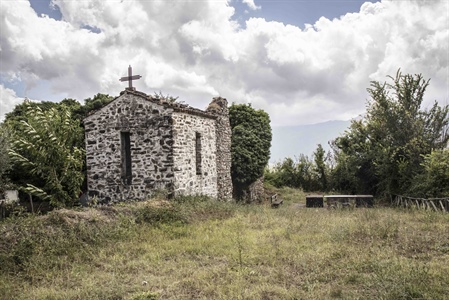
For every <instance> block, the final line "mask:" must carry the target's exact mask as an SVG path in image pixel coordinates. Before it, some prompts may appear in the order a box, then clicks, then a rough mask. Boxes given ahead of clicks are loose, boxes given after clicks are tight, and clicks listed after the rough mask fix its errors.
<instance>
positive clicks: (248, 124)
mask: <svg viewBox="0 0 449 300" xmlns="http://www.w3.org/2000/svg"><path fill="white" fill-rule="evenodd" d="M229 119H230V123H231V129H232V145H231V154H232V167H231V174H232V181H233V184H234V194H235V196H236V197H237V198H241V197H242V195H243V192H244V190H245V189H247V188H248V186H249V185H250V184H251V183H253V182H255V181H256V180H257V179H258V178H260V177H262V176H263V173H264V168H265V166H266V165H267V163H268V160H269V158H270V147H271V127H270V117H269V115H268V114H267V113H266V112H264V111H263V110H255V109H254V108H252V107H251V105H245V104H232V105H231V107H230V108H229Z"/></svg>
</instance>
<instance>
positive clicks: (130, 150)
mask: <svg viewBox="0 0 449 300" xmlns="http://www.w3.org/2000/svg"><path fill="white" fill-rule="evenodd" d="M84 126H85V131H86V163H87V184H88V190H89V196H90V197H93V196H96V197H97V198H98V200H99V201H100V202H106V203H107V202H118V201H126V200H144V199H147V198H148V197H151V196H152V195H153V194H154V193H155V192H159V191H163V192H164V193H167V194H168V195H170V196H177V195H207V196H211V197H215V198H218V199H223V200H224V199H230V198H231V197H232V181H231V171H230V167H231V159H230V158H231V153H230V147H231V129H230V126H229V115H228V110H227V101H226V99H223V98H214V100H213V101H212V102H211V104H210V105H209V107H208V109H207V110H206V111H202V110H199V109H195V108H191V107H189V106H187V105H183V104H178V103H172V102H167V101H164V100H161V99H157V98H154V97H152V96H148V95H146V94H144V93H141V92H137V91H135V90H134V89H126V90H125V91H123V92H122V93H121V94H120V96H119V97H117V98H116V99H114V100H113V101H112V102H111V103H109V104H108V105H106V106H104V107H102V108H101V109H99V110H97V111H95V112H93V113H92V114H90V115H89V116H88V117H86V118H85V119H84Z"/></svg>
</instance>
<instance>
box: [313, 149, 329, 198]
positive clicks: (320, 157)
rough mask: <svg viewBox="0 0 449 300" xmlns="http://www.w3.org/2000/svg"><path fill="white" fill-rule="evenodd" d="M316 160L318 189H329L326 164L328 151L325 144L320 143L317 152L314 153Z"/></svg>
mask: <svg viewBox="0 0 449 300" xmlns="http://www.w3.org/2000/svg"><path fill="white" fill-rule="evenodd" d="M313 157H314V162H315V166H314V167H315V172H316V177H317V183H318V189H319V190H320V191H326V190H327V165H326V151H324V149H323V146H321V144H318V146H317V148H316V150H315V152H314V153H313Z"/></svg>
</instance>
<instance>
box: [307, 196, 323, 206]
mask: <svg viewBox="0 0 449 300" xmlns="http://www.w3.org/2000/svg"><path fill="white" fill-rule="evenodd" d="M306 207H324V201H323V196H322V195H309V196H306Z"/></svg>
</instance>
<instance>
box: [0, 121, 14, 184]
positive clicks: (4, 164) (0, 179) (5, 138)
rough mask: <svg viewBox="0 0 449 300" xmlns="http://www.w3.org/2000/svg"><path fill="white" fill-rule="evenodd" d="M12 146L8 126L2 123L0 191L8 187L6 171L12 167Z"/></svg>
mask: <svg viewBox="0 0 449 300" xmlns="http://www.w3.org/2000/svg"><path fill="white" fill-rule="evenodd" d="M9 147H10V140H9V132H8V130H7V128H6V127H5V126H3V125H0V192H1V191H2V190H4V189H5V188H6V184H7V181H8V180H7V178H6V173H7V172H8V171H9V169H10V168H11V162H10V160H9V155H8V150H9Z"/></svg>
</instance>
